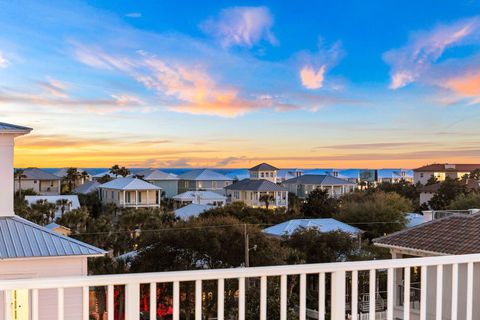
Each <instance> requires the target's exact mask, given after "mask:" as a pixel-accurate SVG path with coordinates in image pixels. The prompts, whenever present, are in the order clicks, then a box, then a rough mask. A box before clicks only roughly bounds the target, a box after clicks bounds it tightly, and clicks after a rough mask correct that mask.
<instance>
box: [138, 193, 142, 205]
mask: <svg viewBox="0 0 480 320" xmlns="http://www.w3.org/2000/svg"><path fill="white" fill-rule="evenodd" d="M138 202H140V203H141V202H142V193H141V192H139V193H138Z"/></svg>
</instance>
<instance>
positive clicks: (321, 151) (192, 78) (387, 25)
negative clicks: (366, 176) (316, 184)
mask: <svg viewBox="0 0 480 320" xmlns="http://www.w3.org/2000/svg"><path fill="white" fill-rule="evenodd" d="M479 9H480V3H479V2H478V1H441V2H433V1H415V2H414V1H404V2H398V1H381V2H365V1H296V2H285V1H266V2H253V1H249V2H239V1H235V2H233V1H202V2H198V1H174V2H173V1H49V2H48V3H46V2H45V3H44V2H38V1H37V2H30V1H0V114H2V117H1V121H5V122H13V123H18V124H23V125H28V126H32V127H33V128H34V129H35V131H34V134H32V135H30V136H27V137H25V138H21V139H19V141H18V148H17V150H18V152H17V158H16V164H17V165H18V166H43V167H56V166H79V167H98V166H109V165H111V164H114V163H120V164H124V165H130V166H141V167H145V166H159V167H165V166H176V167H183V166H192V167H203V166H220V167H245V166H249V165H251V164H255V163H257V162H259V161H268V162H271V163H272V164H274V165H277V166H280V167H282V166H283V167H294V166H298V167H338V168H341V167H405V168H409V167H415V166H417V165H422V164H425V163H429V162H447V161H450V162H453V161H455V162H479V161H480V149H479V148H478V145H479V140H478V136H479V134H480V126H478V122H479V120H480V110H479V105H478V104H479V103H480V55H479V49H480V17H479V16H477V13H478V12H479Z"/></svg>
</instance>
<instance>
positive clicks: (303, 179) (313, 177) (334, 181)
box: [283, 174, 355, 186]
mask: <svg viewBox="0 0 480 320" xmlns="http://www.w3.org/2000/svg"><path fill="white" fill-rule="evenodd" d="M283 183H285V184H316V185H325V186H331V185H355V183H353V182H350V181H347V180H343V179H340V178H337V177H334V176H330V175H325V174H304V175H302V176H299V177H295V178H292V179H289V180H287V181H284V182H283Z"/></svg>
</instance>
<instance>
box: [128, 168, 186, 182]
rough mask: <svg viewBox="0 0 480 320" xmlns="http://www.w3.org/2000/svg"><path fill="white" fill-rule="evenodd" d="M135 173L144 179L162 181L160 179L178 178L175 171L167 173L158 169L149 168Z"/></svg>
mask: <svg viewBox="0 0 480 320" xmlns="http://www.w3.org/2000/svg"><path fill="white" fill-rule="evenodd" d="M135 175H137V176H142V177H143V179H144V180H149V181H160V180H178V176H177V175H176V174H173V173H167V172H164V171H160V170H158V169H147V170H142V171H139V172H136V173H135Z"/></svg>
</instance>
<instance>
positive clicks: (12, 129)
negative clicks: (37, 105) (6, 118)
mask: <svg viewBox="0 0 480 320" xmlns="http://www.w3.org/2000/svg"><path fill="white" fill-rule="evenodd" d="M30 131H32V128H27V127H22V126H17V125H15V124H9V123H5V122H0V133H21V134H24V133H30Z"/></svg>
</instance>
